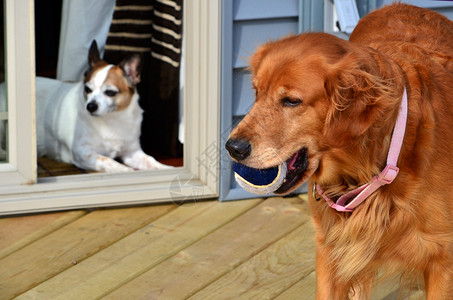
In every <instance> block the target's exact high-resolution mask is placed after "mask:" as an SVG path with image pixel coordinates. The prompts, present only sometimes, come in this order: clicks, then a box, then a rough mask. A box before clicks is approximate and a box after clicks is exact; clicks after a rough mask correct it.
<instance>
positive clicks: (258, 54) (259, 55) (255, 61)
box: [249, 44, 270, 74]
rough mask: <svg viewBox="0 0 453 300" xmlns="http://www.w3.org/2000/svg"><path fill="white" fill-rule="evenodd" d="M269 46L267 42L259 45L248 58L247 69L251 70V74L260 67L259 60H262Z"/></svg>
mask: <svg viewBox="0 0 453 300" xmlns="http://www.w3.org/2000/svg"><path fill="white" fill-rule="evenodd" d="M269 48H270V47H269V44H264V45H261V46H260V47H259V48H258V49H257V50H256V51H255V53H254V54H253V55H252V57H251V58H250V62H249V65H250V67H249V69H250V71H251V72H252V74H256V72H257V71H258V68H259V67H260V65H261V62H262V61H263V58H264V57H265V56H266V54H267V53H268V51H269Z"/></svg>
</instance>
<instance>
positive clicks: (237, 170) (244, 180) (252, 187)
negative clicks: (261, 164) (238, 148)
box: [233, 162, 287, 195]
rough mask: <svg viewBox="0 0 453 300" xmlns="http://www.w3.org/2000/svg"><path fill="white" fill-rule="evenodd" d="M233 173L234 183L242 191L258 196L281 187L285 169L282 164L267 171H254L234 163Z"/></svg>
mask: <svg viewBox="0 0 453 300" xmlns="http://www.w3.org/2000/svg"><path fill="white" fill-rule="evenodd" d="M233 171H234V177H235V179H236V182H237V183H238V184H239V186H241V187H242V188H243V189H244V190H246V191H248V192H251V193H254V194H258V195H265V194H270V193H273V192H275V191H276V190H278V188H279V187H281V186H282V184H283V181H284V180H285V177H286V172H287V167H286V164H285V163H283V164H281V165H279V166H277V167H273V168H269V169H254V168H250V167H247V166H245V165H243V164H240V163H237V162H234V163H233Z"/></svg>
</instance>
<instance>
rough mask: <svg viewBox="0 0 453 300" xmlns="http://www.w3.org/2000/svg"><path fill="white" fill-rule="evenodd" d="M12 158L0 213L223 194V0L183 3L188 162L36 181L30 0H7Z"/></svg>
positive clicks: (4, 167) (2, 172)
mask: <svg viewBox="0 0 453 300" xmlns="http://www.w3.org/2000/svg"><path fill="white" fill-rule="evenodd" d="M4 9H5V10H4V11H5V16H6V20H5V24H6V26H5V32H6V34H5V41H6V42H5V50H6V51H5V53H6V67H5V69H6V91H7V103H8V106H7V107H8V112H7V113H6V114H5V113H0V117H2V118H3V119H6V118H7V121H8V123H7V124H8V126H7V128H8V135H7V136H8V161H7V162H3V163H1V164H0V214H11V213H23V212H30V211H43V210H57V209H70V208H79V207H94V206H96V207H97V206H107V205H108V206H111V205H130V204H139V203H151V202H158V201H167V202H168V201H178V202H179V201H182V200H192V199H194V198H195V199H197V198H207V197H215V196H217V195H218V161H219V157H218V156H219V154H218V150H217V149H218V146H219V145H218V136H219V134H218V132H219V117H218V115H219V109H218V108H219V74H220V72H219V68H220V54H219V52H220V43H219V41H220V17H219V12H220V1H203V0H191V1H187V2H186V3H185V7H184V25H183V27H184V31H185V32H184V36H185V45H184V49H183V51H184V53H185V57H186V60H185V78H186V79H185V89H184V99H185V103H184V107H185V112H184V119H185V120H184V122H185V128H186V129H185V147H184V166H183V167H181V168H175V169H173V170H159V171H136V172H132V173H127V174H105V173H102V174H85V175H74V176H64V177H50V178H43V179H39V180H38V179H37V176H36V149H35V148H36V147H35V146H36V142H35V130H36V128H35V124H34V114H35V109H34V100H35V99H34V76H35V73H34V65H35V61H34V32H33V28H34V27H33V26H34V25H33V24H34V20H33V16H34V14H33V9H34V7H33V1H31V0H24V1H14V0H4Z"/></svg>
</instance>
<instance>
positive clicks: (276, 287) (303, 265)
mask: <svg viewBox="0 0 453 300" xmlns="http://www.w3.org/2000/svg"><path fill="white" fill-rule="evenodd" d="M275 226H278V224H275ZM314 269H315V243H314V229H313V225H312V223H311V222H307V223H305V224H304V225H303V226H301V227H299V228H297V229H296V230H295V231H293V232H291V233H290V234H288V235H287V236H285V237H284V238H282V239H281V240H279V241H277V242H276V243H275V244H273V245H272V246H270V247H269V248H267V249H265V250H264V251H262V252H261V253H259V254H258V255H256V256H254V257H253V258H251V259H250V260H248V261H246V262H245V263H243V264H242V265H240V266H239V267H237V268H236V269H234V270H232V271H231V272H229V273H228V274H225V275H224V276H223V277H221V278H219V279H218V280H217V281H215V282H213V283H212V284H210V285H209V286H208V287H206V288H204V289H203V290H201V291H200V292H198V293H197V294H195V295H194V296H193V297H191V298H189V299H197V300H198V299H214V298H215V299H272V298H274V297H276V296H278V295H279V294H281V293H282V292H283V291H284V290H286V289H287V288H289V287H290V286H292V285H293V284H294V283H296V282H298V281H299V280H300V279H301V278H303V277H305V276H307V275H308V274H310V273H312V272H313V271H314ZM292 299H300V297H299V296H298V297H295V298H292Z"/></svg>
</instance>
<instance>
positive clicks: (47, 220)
mask: <svg viewBox="0 0 453 300" xmlns="http://www.w3.org/2000/svg"><path fill="white" fill-rule="evenodd" d="M84 214H86V211H82V210H79V211H70V212H59V213H51V214H40V215H32V216H21V217H12V218H4V219H0V258H3V257H5V256H7V255H9V254H10V253H12V252H14V251H17V250H19V249H21V248H23V247H25V246H26V245H28V244H30V243H32V242H34V241H35V240H37V239H39V238H41V237H43V236H46V235H48V234H49V233H51V232H53V231H55V230H57V229H58V228H60V227H63V226H65V225H66V224H69V223H71V222H72V221H74V220H76V219H78V218H80V217H81V216H83V215H84Z"/></svg>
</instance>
